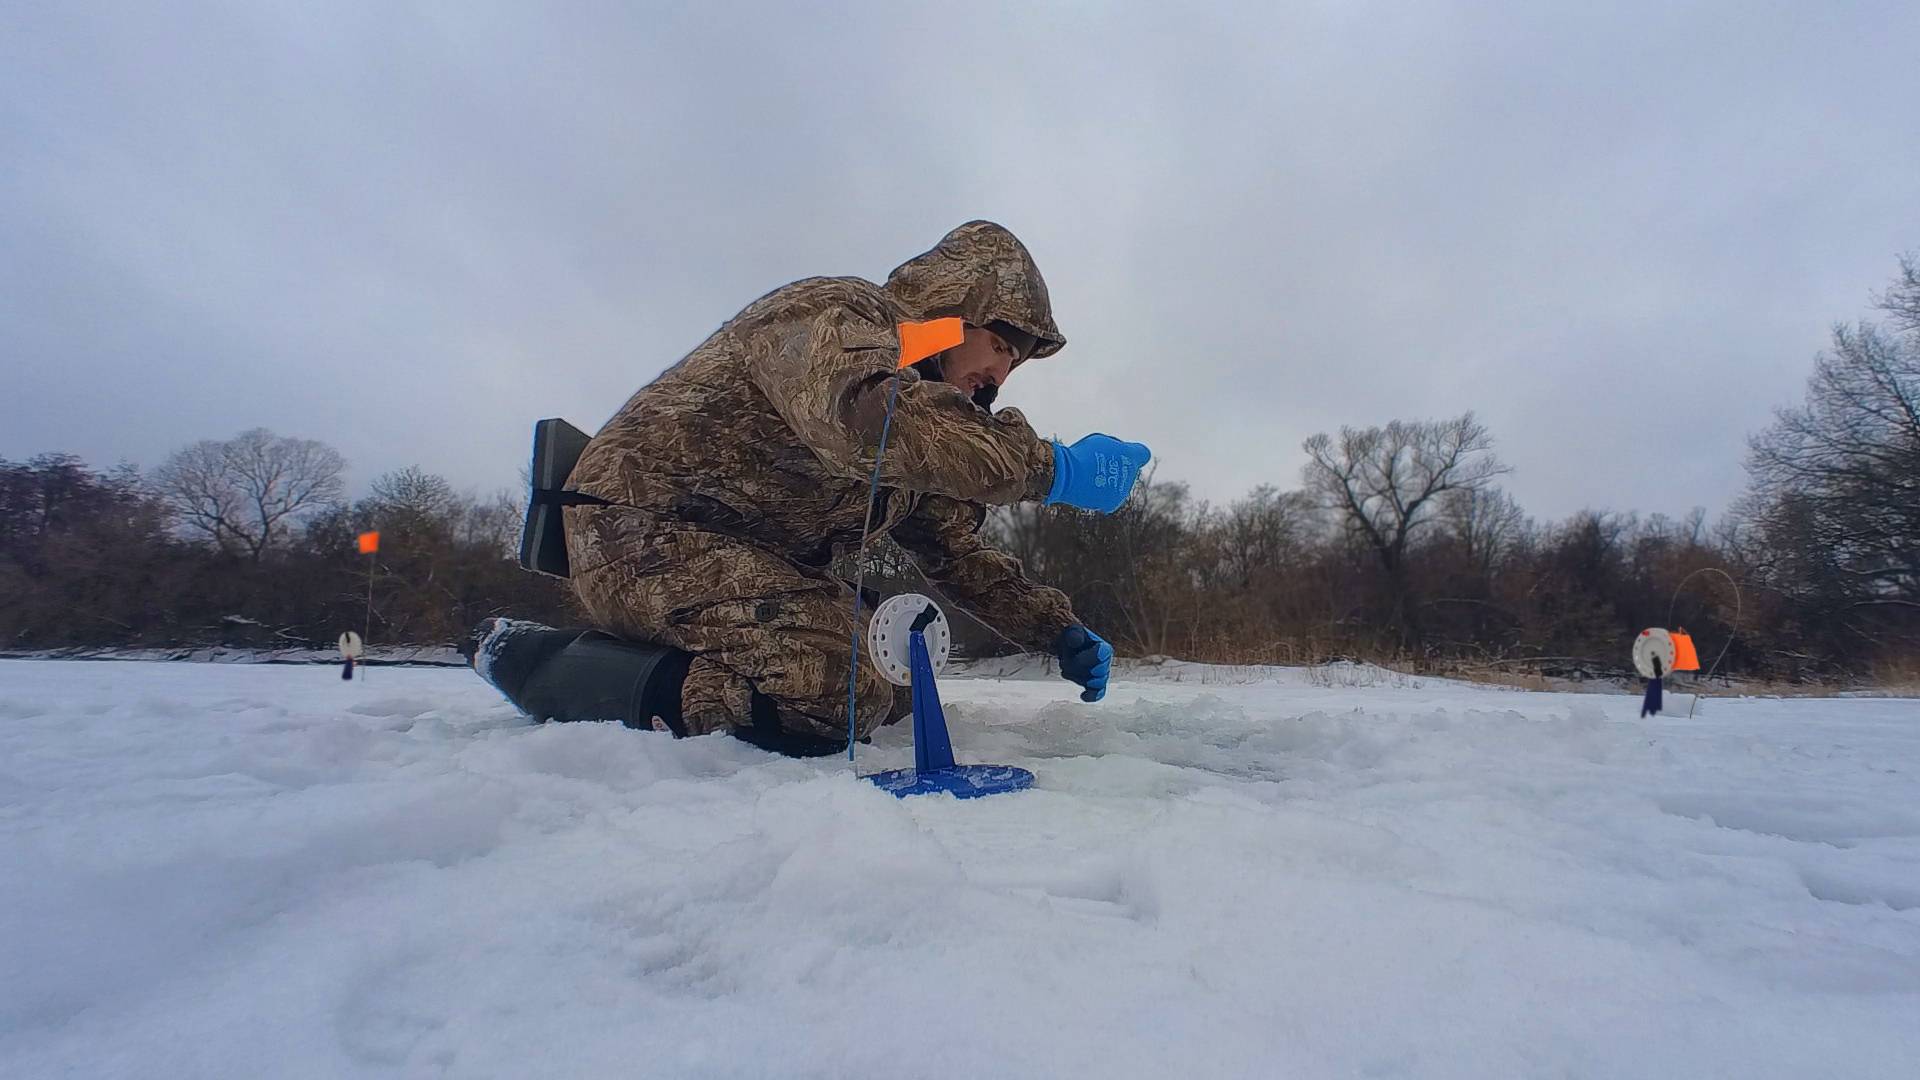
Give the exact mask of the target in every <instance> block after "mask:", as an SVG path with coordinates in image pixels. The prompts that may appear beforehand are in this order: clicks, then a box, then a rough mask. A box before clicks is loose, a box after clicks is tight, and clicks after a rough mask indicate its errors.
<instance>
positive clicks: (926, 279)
mask: <svg viewBox="0 0 1920 1080" xmlns="http://www.w3.org/2000/svg"><path fill="white" fill-rule="evenodd" d="M887 292H888V293H889V294H890V295H891V296H892V297H893V298H894V299H895V300H896V301H898V302H899V303H900V305H901V306H902V307H904V308H906V309H907V310H908V311H910V312H912V313H913V314H914V316H915V317H916V318H921V319H933V318H943V317H947V316H953V315H957V316H959V317H960V318H962V319H965V320H966V321H967V322H969V323H971V324H972V325H974V326H985V325H987V324H988V323H990V322H993V321H995V320H999V321H1002V322H1005V323H1008V324H1010V325H1012V326H1013V327H1015V328H1016V329H1019V330H1024V331H1026V332H1027V333H1029V334H1032V335H1033V337H1034V339H1035V341H1036V342H1037V344H1036V345H1035V346H1034V350H1033V353H1032V354H1031V355H1030V356H1029V357H1028V359H1032V358H1034V357H1040V356H1051V355H1053V354H1054V353H1057V352H1059V351H1060V349H1061V347H1062V346H1064V345H1066V343H1067V339H1066V335H1064V334H1062V333H1061V332H1060V328H1059V327H1058V326H1055V325H1054V322H1053V304H1052V301H1050V300H1049V299H1048V297H1047V283H1046V280H1045V279H1043V278H1042V277H1041V276H1040V268H1039V267H1037V266H1035V265H1034V263H1033V256H1032V255H1029V254H1028V253H1027V248H1026V245H1024V244H1022V243H1021V242H1020V241H1019V239H1018V238H1017V237H1015V236H1014V235H1013V234H1012V233H1010V232H1008V231H1007V230H1006V229H1005V228H1003V227H1001V226H999V225H996V224H994V223H993V222H991V221H969V222H967V223H966V224H965V225H962V226H960V227H959V228H957V229H955V230H953V231H952V232H950V233H948V234H947V235H946V236H944V237H942V238H941V240H940V242H939V243H938V244H935V245H934V246H933V250H931V251H928V252H926V253H925V254H922V255H916V256H914V257H913V258H911V259H908V260H907V261H906V262H904V263H902V264H900V266H899V267H898V268H897V269H895V270H894V272H893V273H891V274H889V275H887Z"/></svg>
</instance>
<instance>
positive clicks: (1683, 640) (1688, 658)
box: [1673, 630, 1700, 671]
mask: <svg viewBox="0 0 1920 1080" xmlns="http://www.w3.org/2000/svg"><path fill="white" fill-rule="evenodd" d="M1673 670H1675V671H1699V670H1700V654H1699V653H1696V652H1695V651H1694V649H1693V637H1692V635H1690V634H1688V633H1687V632H1686V631H1685V630H1675V631H1674V632H1673Z"/></svg>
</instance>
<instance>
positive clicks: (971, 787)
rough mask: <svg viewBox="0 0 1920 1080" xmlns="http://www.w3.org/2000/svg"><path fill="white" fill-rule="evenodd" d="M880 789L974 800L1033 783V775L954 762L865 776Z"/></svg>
mask: <svg viewBox="0 0 1920 1080" xmlns="http://www.w3.org/2000/svg"><path fill="white" fill-rule="evenodd" d="M867 779H868V780H871V781H872V782H873V783H874V785H875V786H876V787H878V788H879V789H880V790H881V791H885V792H889V793H891V794H894V795H898V796H899V797H901V798H903V799H904V798H906V797H907V796H909V795H931V794H933V793H934V792H936V791H944V792H946V793H947V794H949V795H951V796H953V797H954V798H956V799H977V798H979V797H980V796H982V795H1003V794H1005V793H1007V792H1009V791H1024V790H1026V789H1027V788H1030V787H1032V786H1033V774H1032V773H1030V772H1028V771H1027V770H1025V769H1021V768H1016V767H1014V766H1012V765H955V766H953V767H952V768H950V769H941V770H939V771H937V772H929V773H923V772H921V771H920V770H918V769H894V770H893V771H892V772H883V773H875V774H873V775H872V776H869V777H867Z"/></svg>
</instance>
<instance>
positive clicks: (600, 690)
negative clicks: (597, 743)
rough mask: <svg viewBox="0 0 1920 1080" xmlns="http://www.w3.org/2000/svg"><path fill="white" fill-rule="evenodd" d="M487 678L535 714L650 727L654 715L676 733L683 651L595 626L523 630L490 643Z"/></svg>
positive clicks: (679, 731)
mask: <svg viewBox="0 0 1920 1080" xmlns="http://www.w3.org/2000/svg"><path fill="white" fill-rule="evenodd" d="M490 656H491V662H490V663H489V665H488V668H487V678H488V679H489V681H491V682H492V683H493V685H495V686H496V687H499V689H500V692H501V693H503V694H505V695H506V696H507V700H508V701H511V702H513V703H514V705H516V706H518V707H519V708H520V710H521V711H522V712H524V713H526V714H527V715H528V716H531V717H534V718H535V719H539V720H561V721H565V720H618V721H620V722H621V723H623V724H625V725H626V726H628V727H630V728H640V729H642V730H651V729H652V727H653V718H654V717H656V716H657V717H659V718H660V719H661V720H662V721H663V722H664V723H665V724H666V725H667V728H668V729H669V730H671V731H672V732H673V733H674V734H675V735H683V734H685V733H686V729H685V727H684V726H683V725H682V724H681V721H680V684H681V683H683V682H685V681H686V678H687V665H689V664H690V663H692V662H693V657H692V655H691V654H689V653H685V652H682V651H681V650H679V649H673V648H668V647H666V646H663V645H647V644H644V643H641V642H637V641H624V640H622V639H620V638H617V637H614V636H612V635H611V634H603V633H601V632H599V631H597V630H522V631H519V632H517V633H515V634H513V635H512V636H511V637H508V638H506V639H505V640H503V641H501V642H500V644H499V646H498V648H496V649H494V650H492V652H491V654H490Z"/></svg>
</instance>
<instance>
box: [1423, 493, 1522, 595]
mask: <svg viewBox="0 0 1920 1080" xmlns="http://www.w3.org/2000/svg"><path fill="white" fill-rule="evenodd" d="M1439 513H1440V524H1441V527H1442V528H1444V529H1445V530H1446V531H1447V532H1448V533H1449V534H1450V535H1452V537H1453V538H1454V540H1455V541H1456V542H1457V543H1458V544H1459V545H1460V550H1461V554H1463V555H1464V556H1465V557H1466V560H1467V565H1468V566H1469V567H1471V568H1472V570H1473V571H1474V573H1475V574H1477V575H1479V576H1480V577H1482V578H1485V577H1488V576H1490V575H1492V573H1493V568H1494V566H1495V565H1496V564H1498V563H1499V561H1500V560H1501V559H1502V558H1504V557H1505V556H1506V554H1507V552H1508V551H1509V550H1510V549H1511V548H1512V547H1513V545H1514V543H1515V542H1516V541H1517V540H1519V538H1520V536H1521V535H1522V534H1523V533H1524V532H1525V531H1526V524H1527V515H1526V514H1525V513H1524V512H1522V511H1521V509H1520V504H1519V503H1517V502H1514V501H1513V496H1511V495H1509V494H1507V493H1506V492H1505V491H1502V490H1501V489H1499V488H1497V487H1490V486H1483V487H1471V488H1455V489H1454V490H1452V491H1449V492H1447V493H1446V494H1445V495H1443V496H1441V497H1440V511H1439Z"/></svg>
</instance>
